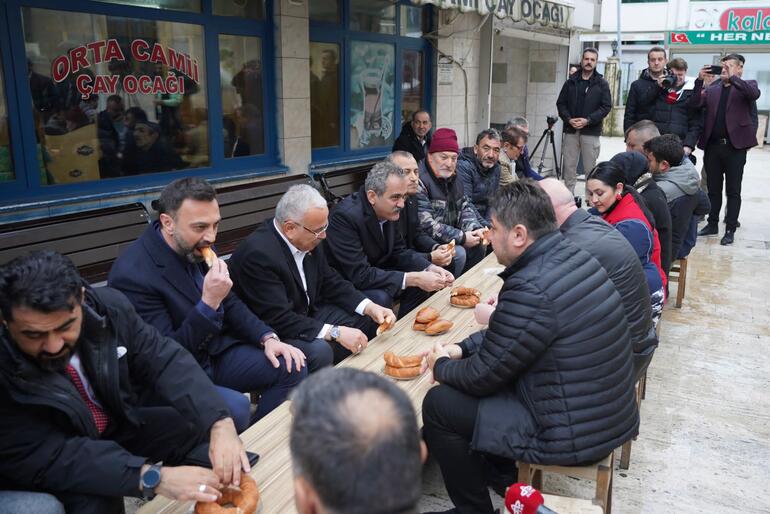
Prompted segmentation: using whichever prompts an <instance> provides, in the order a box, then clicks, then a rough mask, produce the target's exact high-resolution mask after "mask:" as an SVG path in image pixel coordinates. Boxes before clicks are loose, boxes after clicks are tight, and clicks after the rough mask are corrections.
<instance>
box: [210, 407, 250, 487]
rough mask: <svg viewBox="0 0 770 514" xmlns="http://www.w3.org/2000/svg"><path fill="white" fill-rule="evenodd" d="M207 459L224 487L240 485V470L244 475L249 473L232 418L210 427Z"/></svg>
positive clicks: (247, 461) (246, 458)
mask: <svg viewBox="0 0 770 514" xmlns="http://www.w3.org/2000/svg"><path fill="white" fill-rule="evenodd" d="M209 459H210V460H211V464H213V465H214V473H216V474H217V476H218V477H219V480H220V481H221V482H222V483H223V484H225V485H230V484H232V485H234V486H236V487H237V486H238V485H240V483H241V470H243V471H245V472H246V473H248V472H249V471H251V465H250V464H249V458H248V456H247V455H246V450H245V449H244V448H243V441H241V438H240V437H238V432H237V431H236V430H235V425H234V424H233V420H232V418H225V419H220V420H219V421H217V422H216V423H214V424H213V425H212V426H211V439H210V442H209Z"/></svg>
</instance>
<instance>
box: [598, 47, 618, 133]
mask: <svg viewBox="0 0 770 514" xmlns="http://www.w3.org/2000/svg"><path fill="white" fill-rule="evenodd" d="M604 78H605V79H606V80H607V82H609V84H610V95H611V96H612V110H611V111H610V114H609V115H608V116H607V117H606V118H604V123H603V125H602V134H604V135H605V136H614V135H617V134H616V132H617V131H616V130H615V127H616V125H617V123H616V118H617V117H618V116H619V115H620V116H621V117H622V107H621V108H620V111H619V110H618V107H617V105H618V103H619V102H618V98H619V95H620V62H619V60H618V58H617V57H616V56H614V55H613V56H612V57H608V58H607V64H606V65H605V66H604ZM618 112H620V113H621V114H618ZM622 125H623V124H622V123H621V129H622Z"/></svg>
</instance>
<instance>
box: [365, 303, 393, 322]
mask: <svg viewBox="0 0 770 514" xmlns="http://www.w3.org/2000/svg"><path fill="white" fill-rule="evenodd" d="M364 315H366V316H369V317H370V318H371V319H372V321H374V322H375V323H377V324H378V325H382V324H383V323H385V322H386V321H387V322H388V323H389V324H393V323H395V322H396V315H395V313H394V312H393V311H392V310H390V309H388V308H387V307H383V306H382V305H377V304H376V303H374V302H369V303H367V304H366V307H365V308H364Z"/></svg>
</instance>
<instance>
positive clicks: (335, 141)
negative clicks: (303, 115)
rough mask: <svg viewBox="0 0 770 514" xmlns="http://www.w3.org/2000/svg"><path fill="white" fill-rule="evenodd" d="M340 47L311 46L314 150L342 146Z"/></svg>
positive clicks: (311, 125)
mask: <svg viewBox="0 0 770 514" xmlns="http://www.w3.org/2000/svg"><path fill="white" fill-rule="evenodd" d="M339 53H340V47H339V45H336V44H334V43H317V42H315V41H311V42H310V130H311V134H310V135H311V138H310V141H311V146H312V148H326V147H329V146H339V145H340V90H339V77H338V72H339Z"/></svg>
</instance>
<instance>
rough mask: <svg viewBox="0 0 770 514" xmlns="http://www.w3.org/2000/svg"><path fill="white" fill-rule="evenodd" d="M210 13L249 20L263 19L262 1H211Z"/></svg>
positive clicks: (263, 4) (263, 6)
mask: <svg viewBox="0 0 770 514" xmlns="http://www.w3.org/2000/svg"><path fill="white" fill-rule="evenodd" d="M211 8H212V12H213V13H214V14H216V15H219V16H238V17H239V18H248V19H251V20H263V19H265V3H264V2H263V0H213V2H212V4H211Z"/></svg>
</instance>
